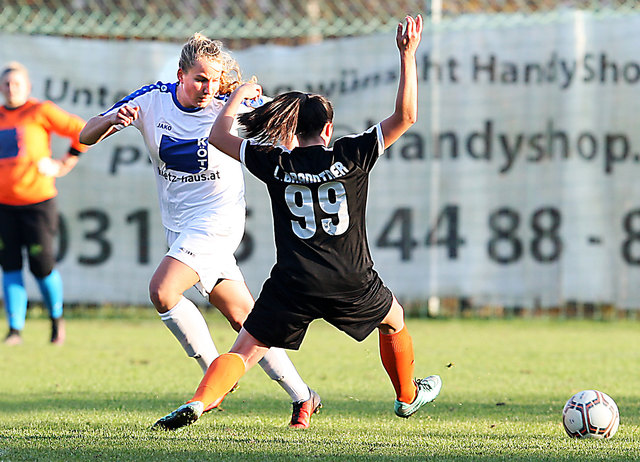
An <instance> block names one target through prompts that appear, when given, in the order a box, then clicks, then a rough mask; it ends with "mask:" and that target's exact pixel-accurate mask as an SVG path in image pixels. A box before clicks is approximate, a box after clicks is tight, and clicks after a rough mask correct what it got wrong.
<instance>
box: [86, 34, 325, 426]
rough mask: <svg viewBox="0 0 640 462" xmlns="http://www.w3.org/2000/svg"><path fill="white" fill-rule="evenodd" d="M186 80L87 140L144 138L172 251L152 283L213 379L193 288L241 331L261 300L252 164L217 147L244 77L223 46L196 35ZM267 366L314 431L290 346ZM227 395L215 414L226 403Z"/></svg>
mask: <svg viewBox="0 0 640 462" xmlns="http://www.w3.org/2000/svg"><path fill="white" fill-rule="evenodd" d="M177 76H178V82H175V83H162V82H157V83H156V84H153V85H147V86H144V87H142V88H140V89H139V90H137V91H135V92H133V93H131V94H130V95H129V96H127V97H125V98H124V99H122V100H121V101H119V102H118V103H116V104H115V105H114V106H113V107H111V108H110V109H109V110H107V111H106V112H104V113H102V114H99V115H97V116H95V117H93V118H91V119H90V120H89V121H88V122H87V124H86V126H85V128H84V129H83V130H82V132H81V134H80V141H81V142H82V143H84V144H88V145H92V144H95V143H97V142H99V141H101V140H103V139H104V138H106V137H108V136H110V135H112V134H113V133H116V132H118V131H119V130H121V129H123V128H125V127H127V126H129V125H133V126H134V127H136V128H137V129H138V130H139V131H140V133H141V134H142V136H143V138H144V141H145V144H146V145H147V148H148V150H149V155H150V158H151V162H152V164H153V174H154V175H155V177H156V184H157V190H158V197H159V200H160V210H161V215H162V224H163V225H164V227H165V232H166V237H167V243H168V245H169V246H170V248H169V250H168V252H167V254H166V255H165V256H164V258H163V259H162V261H161V262H160V264H159V266H158V268H157V269H156V271H155V273H154V274H153V276H152V278H151V282H150V284H149V294H150V298H151V301H152V302H153V304H154V306H155V307H156V309H157V311H158V313H159V314H160V317H161V319H162V321H163V322H164V323H165V325H166V326H167V327H168V328H169V330H170V331H171V332H172V333H173V335H174V336H175V337H176V339H178V341H179V342H180V344H181V345H182V347H183V348H184V350H185V351H186V352H187V354H188V355H189V356H190V357H193V358H195V359H196V360H197V362H198V364H199V365H200V367H201V368H202V371H203V373H204V372H206V370H207V368H208V366H209V364H211V362H212V361H213V360H214V359H215V358H216V357H217V356H218V351H217V349H216V347H215V344H214V342H213V339H212V338H211V334H210V332H209V329H208V326H207V324H206V322H205V319H204V318H203V316H202V314H201V313H200V311H199V310H198V308H197V307H196V306H195V305H194V304H193V302H191V301H190V300H188V299H187V298H185V297H184V295H183V293H184V291H185V290H187V289H188V288H190V287H191V286H196V287H197V288H198V290H199V291H200V292H201V293H202V294H203V296H205V297H207V298H208V300H209V301H210V302H211V303H212V304H213V305H214V306H216V308H218V309H219V310H220V312H222V314H223V315H224V316H225V317H226V318H227V319H228V320H229V323H230V324H231V326H232V327H233V328H234V329H235V330H236V331H239V330H240V328H241V327H242V325H243V323H244V320H245V319H246V317H247V315H248V314H249V312H250V311H251V309H252V307H253V304H254V300H253V297H252V295H251V293H250V292H249V290H248V288H247V286H246V284H245V282H244V278H243V276H242V273H241V272H240V269H239V268H238V265H237V263H236V260H235V257H234V255H233V252H234V251H235V250H236V249H237V247H238V246H239V245H240V242H241V240H242V235H243V233H244V225H245V216H246V204H245V200H244V177H243V172H242V168H241V165H240V164H239V163H238V162H236V161H235V160H233V159H231V158H229V157H228V156H226V155H225V154H223V153H221V152H220V151H218V150H216V149H215V148H214V147H213V146H212V145H210V144H209V142H208V137H209V132H210V130H211V125H212V124H213V122H214V120H215V119H216V117H217V115H218V113H219V112H220V110H221V109H222V107H223V106H224V100H225V95H228V94H229V93H230V92H231V91H232V90H233V89H234V88H235V87H237V86H238V85H239V83H240V78H241V76H240V70H239V68H238V65H237V63H236V62H235V60H233V58H232V57H231V56H230V55H229V54H228V53H227V52H226V51H224V50H223V49H222V44H221V43H220V42H218V41H214V40H211V39H209V38H207V37H205V36H203V35H202V34H194V35H193V36H192V37H191V38H190V39H189V41H188V42H187V43H186V44H185V45H184V46H183V48H182V52H181V56H180V62H179V68H178V72H177ZM247 109H248V108H247ZM260 365H261V366H262V368H263V369H264V370H265V372H266V373H267V374H268V375H269V377H271V378H272V379H273V380H275V381H277V382H278V383H279V384H280V385H281V386H282V387H283V388H284V389H285V390H286V391H287V393H289V396H290V397H291V399H292V402H293V415H292V419H291V422H290V425H291V426H292V427H296V428H307V427H308V426H309V420H310V416H311V414H313V413H314V412H317V410H318V409H319V407H320V406H321V404H320V397H319V396H318V395H317V393H315V392H314V391H313V390H311V389H310V388H309V387H308V386H307V385H306V384H305V382H304V381H303V380H302V378H301V377H300V375H299V374H298V372H297V370H296V368H295V367H294V365H293V364H292V363H291V360H290V359H289V357H288V356H287V354H286V353H285V351H284V350H282V349H279V348H272V349H271V350H270V351H269V353H267V355H265V357H264V359H263V360H262V361H261V362H260ZM223 398H224V397H222V398H221V399H220V400H217V401H216V402H214V403H212V404H211V405H210V406H208V408H207V409H206V410H209V409H213V408H214V407H217V406H219V405H220V403H221V402H222V399H223Z"/></svg>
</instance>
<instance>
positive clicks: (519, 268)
mask: <svg viewBox="0 0 640 462" xmlns="http://www.w3.org/2000/svg"><path fill="white" fill-rule="evenodd" d="M0 40H2V48H1V50H0V58H1V61H3V62H5V61H8V60H13V59H17V60H20V61H22V62H23V63H24V64H25V65H26V66H27V67H28V68H29V69H30V71H31V74H32V80H33V84H34V92H33V93H34V96H35V97H37V98H40V99H50V100H52V101H54V102H55V103H57V104H59V105H60V106H61V107H63V108H65V109H66V110H68V111H71V112H74V113H76V114H79V115H80V116H82V117H84V118H89V117H91V116H93V115H95V114H97V113H99V112H101V111H103V110H105V109H106V108H107V107H109V106H110V105H111V104H112V103H113V102H114V101H116V100H118V99H119V98H120V97H121V96H123V95H125V94H128V93H129V92H131V91H133V90H135V89H137V88H139V87H140V86H142V85H143V84H147V83H152V82H155V81H156V80H164V81H173V80H175V70H176V68H177V60H178V54H179V51H180V48H181V46H180V45H175V44H161V43H157V42H115V41H114V42H110V41H95V40H81V39H63V38H51V37H30V36H7V35H4V36H0ZM639 42H640V16H638V15H635V16H627V17H609V18H597V17H594V16H591V15H589V14H586V13H582V12H573V13H567V15H566V16H564V17H563V18H560V19H557V20H556V21H555V22H554V23H552V24H535V25H531V24H530V25H525V26H521V27H503V28H486V29H479V28H474V29H471V30H469V29H467V30H458V28H456V27H452V28H446V30H445V29H443V30H441V31H440V32H438V33H432V32H429V31H427V33H426V35H425V37H424V38H423V42H422V44H421V45H420V48H419V52H418V72H419V79H420V97H419V98H420V112H419V120H418V123H417V124H416V125H415V126H414V127H413V128H412V129H411V130H410V131H409V133H407V134H406V135H405V136H404V137H403V138H401V139H400V140H399V141H398V142H397V143H396V144H395V145H394V146H392V147H391V148H390V149H389V150H388V151H387V153H386V155H385V156H384V157H383V158H382V159H381V160H380V161H379V163H378V165H377V166H376V168H375V169H374V173H373V175H372V181H371V194H370V201H369V212H368V223H369V240H370V245H371V251H372V254H373V257H374V261H375V262H376V268H377V270H378V271H379V272H380V274H381V276H382V277H383V279H384V280H385V282H386V284H387V285H388V286H389V287H390V288H391V289H392V290H393V291H394V293H395V294H396V296H397V297H398V298H400V299H401V300H405V301H407V300H418V299H426V298H427V297H429V296H432V295H436V296H464V297H470V298H472V299H473V301H474V302H477V303H487V304H502V305H519V306H532V305H533V304H540V305H542V306H555V305H557V304H560V303H564V302H565V301H567V300H576V301H583V302H596V303H598V302H600V303H614V304H616V305H618V306H620V307H627V308H637V307H640V284H638V283H637V281H638V280H639V277H640V182H639V181H637V177H638V173H640V172H639V169H638V162H639V161H640V148H639V147H640V132H639V131H638V129H637V126H638V117H637V112H638V110H637V107H638V103H637V101H638V98H637V93H638V82H639V81H640V59H639V58H638V56H637V43H639ZM234 56H235V57H236V58H237V59H238V61H239V62H240V64H241V67H242V68H243V69H244V71H245V74H246V75H247V76H249V75H252V74H255V75H256V76H258V78H259V81H260V82H261V83H262V84H263V86H264V88H265V92H266V93H267V94H269V95H275V94H277V93H278V92H281V91H285V90H288V89H297V90H303V91H313V92H321V93H323V94H325V95H327V96H328V97H329V98H330V99H331V100H332V101H333V103H334V105H335V109H336V120H335V122H336V125H337V130H336V131H337V134H338V135H340V134H345V133H352V132H359V131H363V130H365V129H366V128H368V126H369V125H370V124H372V123H374V122H378V121H379V120H381V119H383V118H384V117H386V116H387V115H389V114H390V113H391V112H392V110H393V104H394V98H395V93H396V89H397V78H398V75H397V74H398V56H397V50H396V46H395V42H394V35H393V34H388V35H387V34H385V35H383V36H370V37H362V38H353V39H342V40H336V41H326V42H323V43H320V44H316V45H309V46H303V47H297V48H287V47H276V46H260V47H255V48H251V49H248V50H242V51H237V52H234ZM56 146H57V147H59V148H58V149H57V152H58V153H62V152H64V150H66V147H67V145H66V144H64V143H60V142H59V140H58V141H57V142H56ZM246 180H247V202H248V205H249V217H248V220H247V231H246V236H245V241H244V242H243V245H242V246H241V248H240V249H239V253H238V257H239V260H240V266H241V268H242V270H243V272H244V274H245V277H246V279H247V283H248V285H249V287H250V289H251V290H252V292H253V293H254V295H257V294H258V292H259V289H260V287H261V284H262V282H263V281H264V279H265V278H266V277H267V275H268V273H269V270H270V267H271V265H272V264H273V261H274V245H273V237H272V228H271V215H270V209H269V204H268V200H267V198H266V194H265V189H264V188H263V186H262V185H261V184H260V183H258V182H257V181H256V180H254V179H253V178H252V177H251V176H250V175H249V174H247V175H246ZM153 181H154V180H153V174H152V172H151V169H150V168H149V164H148V160H147V153H146V150H145V147H144V144H143V142H142V139H141V136H140V135H139V133H137V131H136V130H135V129H132V128H131V129H127V130H125V131H124V132H123V133H121V134H119V135H118V136H115V137H112V138H110V139H108V140H106V141H104V142H103V143H101V144H99V145H98V146H96V147H93V148H92V149H91V150H90V151H89V152H88V153H87V154H85V155H84V156H83V157H82V158H81V162H80V164H79V165H78V167H76V170H74V171H73V172H72V173H71V174H70V175H68V176H67V177H65V178H63V179H61V180H59V181H58V186H59V189H60V196H59V202H60V209H61V213H62V216H63V218H64V226H63V227H62V230H61V240H60V246H61V248H60V254H61V258H62V259H61V261H60V265H59V268H60V270H61V272H62V274H63V277H64V280H65V288H66V300H67V301H69V302H76V301H77V302H84V303H134V304H137V303H148V295H147V285H148V280H149V278H150V276H151V274H152V273H153V270H154V268H155V266H156V265H157V263H158V262H159V260H160V258H161V257H162V255H163V254H164V251H165V243H164V235H163V230H162V226H161V225H160V219H159V213H158V206H157V199H156V197H155V186H154V184H153ZM30 292H31V294H32V295H33V298H37V297H38V293H37V290H35V286H31V287H30Z"/></svg>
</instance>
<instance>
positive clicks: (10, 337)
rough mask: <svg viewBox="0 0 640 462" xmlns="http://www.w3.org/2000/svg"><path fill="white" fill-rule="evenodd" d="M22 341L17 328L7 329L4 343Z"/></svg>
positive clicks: (11, 344)
mask: <svg viewBox="0 0 640 462" xmlns="http://www.w3.org/2000/svg"><path fill="white" fill-rule="evenodd" d="M21 343H22V336H21V335H20V331H19V330H17V329H9V333H8V334H7V336H6V337H5V339H4V344H5V345H8V346H14V345H20V344H21Z"/></svg>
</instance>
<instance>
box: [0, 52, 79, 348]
mask: <svg viewBox="0 0 640 462" xmlns="http://www.w3.org/2000/svg"><path fill="white" fill-rule="evenodd" d="M0 91H1V93H2V96H3V97H4V100H5V104H4V106H2V107H0V177H2V181H1V182H0V266H2V289H3V294H4V305H5V309H6V311H7V319H8V322H9V333H8V334H7V337H6V338H5V341H4V342H5V344H8V345H16V344H19V343H21V342H22V337H21V335H20V333H21V331H22V329H23V328H24V323H25V317H26V313H27V291H26V289H25V286H24V281H23V277H22V267H23V254H22V251H23V249H25V248H26V249H27V256H28V260H29V269H30V271H31V273H32V274H33V275H34V276H35V278H36V281H37V282H38V286H39V287H40V291H41V292H42V298H43V301H44V304H45V306H46V307H47V310H48V311H49V316H50V317H51V342H52V343H55V344H61V343H63V342H64V338H65V329H64V322H63V319H62V301H63V299H62V296H63V287H62V278H61V277H60V273H59V272H58V271H57V270H56V269H55V256H54V252H53V239H54V236H55V234H56V232H57V229H58V210H57V207H56V201H55V198H56V195H57V194H58V191H57V190H56V186H55V180H56V178H57V177H61V176H63V175H66V174H67V173H68V172H69V171H71V169H73V167H75V165H76V163H77V162H78V155H79V154H80V153H82V152H84V151H86V150H87V146H85V145H83V144H81V143H80V141H79V140H78V136H79V134H80V131H81V130H82V127H83V126H84V121H83V120H82V119H81V118H80V117H77V116H75V115H73V114H69V113H68V112H65V111H63V110H62V109H60V108H59V107H58V106H56V105H55V104H53V103H52V102H50V101H44V102H42V101H38V100H36V99H34V98H31V97H30V94H31V82H30V80H29V74H28V72H27V69H26V68H25V67H24V66H23V65H21V64H20V63H16V62H13V63H9V64H8V65H7V66H6V67H5V68H4V69H3V70H2V72H1V73H0ZM52 133H55V134H56V135H59V136H62V137H66V138H69V140H70V141H71V146H70V148H69V152H68V154H67V155H66V157H64V158H63V159H53V158H52V157H51V146H50V138H51V134H52Z"/></svg>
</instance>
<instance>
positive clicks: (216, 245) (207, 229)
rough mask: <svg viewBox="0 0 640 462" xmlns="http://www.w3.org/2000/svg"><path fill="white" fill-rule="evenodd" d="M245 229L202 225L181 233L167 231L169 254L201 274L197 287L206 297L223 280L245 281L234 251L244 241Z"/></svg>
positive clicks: (242, 227)
mask: <svg viewBox="0 0 640 462" xmlns="http://www.w3.org/2000/svg"><path fill="white" fill-rule="evenodd" d="M243 233H244V226H241V227H238V226H235V227H215V226H204V224H202V223H201V224H200V225H198V226H195V227H190V228H187V229H184V230H183V231H181V232H176V231H171V230H168V229H165V235H166V236H167V243H168V245H169V250H168V251H167V253H166V255H168V256H170V257H173V258H175V259H176V260H178V261H181V262H182V263H184V264H185V265H187V266H188V267H189V268H191V269H192V270H194V271H195V272H196V273H198V276H199V277H200V281H199V282H198V283H197V284H196V285H195V286H194V287H195V288H196V289H198V290H199V291H200V293H201V294H202V295H203V296H204V297H208V296H209V293H210V292H211V290H212V289H213V287H214V286H215V285H216V283H217V282H218V281H219V280H220V279H231V280H233V281H244V277H243V276H242V272H241V271H240V268H238V264H237V262H236V258H235V256H234V255H233V252H235V251H236V249H237V248H238V246H239V245H240V241H242V235H243Z"/></svg>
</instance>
